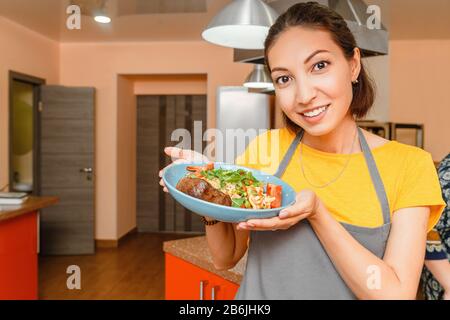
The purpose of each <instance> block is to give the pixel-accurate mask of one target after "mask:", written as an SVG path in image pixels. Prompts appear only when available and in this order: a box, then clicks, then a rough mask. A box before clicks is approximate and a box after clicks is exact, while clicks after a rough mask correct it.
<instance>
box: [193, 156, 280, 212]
mask: <svg viewBox="0 0 450 320" xmlns="http://www.w3.org/2000/svg"><path fill="white" fill-rule="evenodd" d="M186 169H187V170H188V171H191V173H188V176H189V177H191V178H200V179H204V180H206V181H207V182H208V183H210V184H211V185H212V186H213V187H214V188H215V189H218V190H220V191H221V192H223V193H225V194H228V195H229V196H230V198H231V202H232V206H233V207H237V208H247V209H270V208H278V207H280V206H281V195H282V187H281V186H279V185H275V184H270V183H268V184H266V185H265V186H264V184H263V183H262V182H260V181H258V180H257V179H256V178H255V177H254V176H253V174H252V173H251V172H250V171H246V170H243V169H237V170H226V169H222V168H218V169H214V163H208V164H207V165H206V166H188V167H187V168H186Z"/></svg>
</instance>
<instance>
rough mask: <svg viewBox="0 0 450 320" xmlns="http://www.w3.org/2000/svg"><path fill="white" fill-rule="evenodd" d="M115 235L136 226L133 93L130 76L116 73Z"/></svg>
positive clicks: (134, 104)
mask: <svg viewBox="0 0 450 320" xmlns="http://www.w3.org/2000/svg"><path fill="white" fill-rule="evenodd" d="M117 118H118V121H117V132H116V135H117V168H116V175H117V186H116V187H117V226H116V228H117V231H116V233H117V237H119V238H120V237H121V236H123V235H124V234H126V233H127V232H128V231H130V230H131V229H133V228H134V227H136V96H135V95H134V83H133V80H130V79H127V78H126V77H124V76H118V77H117Z"/></svg>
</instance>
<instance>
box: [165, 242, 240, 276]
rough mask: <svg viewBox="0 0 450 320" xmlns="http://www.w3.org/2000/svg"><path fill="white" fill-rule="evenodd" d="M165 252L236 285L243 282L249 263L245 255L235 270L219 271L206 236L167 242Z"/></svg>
mask: <svg viewBox="0 0 450 320" xmlns="http://www.w3.org/2000/svg"><path fill="white" fill-rule="evenodd" d="M163 250H164V252H166V253H170V254H172V255H174V256H176V257H178V258H180V259H183V260H185V261H187V262H189V263H191V264H193V265H195V266H198V267H200V268H202V269H205V270H207V271H209V272H212V273H214V274H216V275H218V276H220V277H222V278H224V279H226V280H229V281H231V282H233V283H236V284H239V283H240V282H241V279H242V275H243V274H244V271H245V265H246V262H247V254H245V256H244V257H242V259H241V260H240V261H239V262H238V264H237V265H236V266H234V268H232V269H229V270H224V271H219V270H217V269H216V268H215V267H214V265H213V262H212V257H211V254H210V252H209V248H208V244H207V242H206V237H205V236H201V237H194V238H187V239H180V240H172V241H166V242H164V244H163Z"/></svg>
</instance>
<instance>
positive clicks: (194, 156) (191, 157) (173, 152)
mask: <svg viewBox="0 0 450 320" xmlns="http://www.w3.org/2000/svg"><path fill="white" fill-rule="evenodd" d="M164 153H165V154H166V155H168V156H170V157H171V158H172V160H174V159H185V160H188V161H191V162H209V160H208V158H207V157H205V156H204V155H202V154H201V153H198V152H196V151H194V150H188V149H182V148H178V147H166V148H164Z"/></svg>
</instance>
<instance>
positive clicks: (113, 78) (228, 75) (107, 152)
mask: <svg viewBox="0 0 450 320" xmlns="http://www.w3.org/2000/svg"><path fill="white" fill-rule="evenodd" d="M60 54H61V72H60V81H61V83H62V84H64V85H67V86H92V87H95V88H96V90H97V91H96V141H97V143H96V164H95V168H96V172H97V174H96V177H97V180H96V231H95V234H96V239H117V238H119V237H120V236H121V235H122V234H124V233H126V232H127V231H129V228H132V227H133V226H134V225H135V220H133V219H135V218H131V217H130V215H133V214H132V213H131V212H132V210H135V203H134V202H133V201H134V200H133V198H134V197H135V195H130V194H129V193H126V192H122V191H121V190H125V186H127V185H129V183H131V182H130V181H127V182H124V181H125V180H126V178H122V175H126V174H127V173H128V171H129V170H130V167H129V166H128V165H127V163H130V164H131V163H132V162H133V161H134V160H133V158H132V157H131V156H130V155H125V154H123V152H124V150H125V152H134V151H131V150H132V148H131V147H130V146H123V145H122V143H119V142H122V141H123V140H122V139H123V138H124V137H126V135H129V137H131V133H127V134H126V135H121V134H120V132H122V131H123V130H124V128H127V126H129V125H130V124H131V122H132V116H130V117H125V118H124V114H123V112H124V111H125V110H126V109H127V107H125V108H124V106H122V105H119V103H120V104H121V103H122V101H125V102H124V103H125V105H129V104H130V100H129V99H128V98H122V94H123V92H127V91H129V89H130V88H129V84H127V83H126V82H127V81H128V80H126V79H122V78H118V75H164V74H173V75H176V74H177V75H179V74H205V75H207V86H206V87H207V90H206V92H207V95H208V100H207V112H208V126H209V127H214V125H215V110H214V108H215V107H214V106H215V98H216V89H217V87H218V86H220V85H240V84H241V83H242V81H243V80H244V79H245V77H246V76H247V75H248V73H249V72H250V71H251V69H252V66H251V65H247V64H237V63H234V62H233V50H232V49H227V48H222V47H218V46H214V45H210V44H208V43H205V42H155V43H102V44H92V43H85V44H82V43H80V44H61V52H60ZM211 57H214V58H213V59H211ZM118 79H119V80H118ZM118 83H119V86H120V89H118ZM141 88H142V87H141ZM119 91H120V92H119ZM118 98H119V100H118ZM119 130H120V131H119ZM134 164H135V163H133V166H134ZM123 179H125V180H123ZM122 224H123V225H122Z"/></svg>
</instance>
